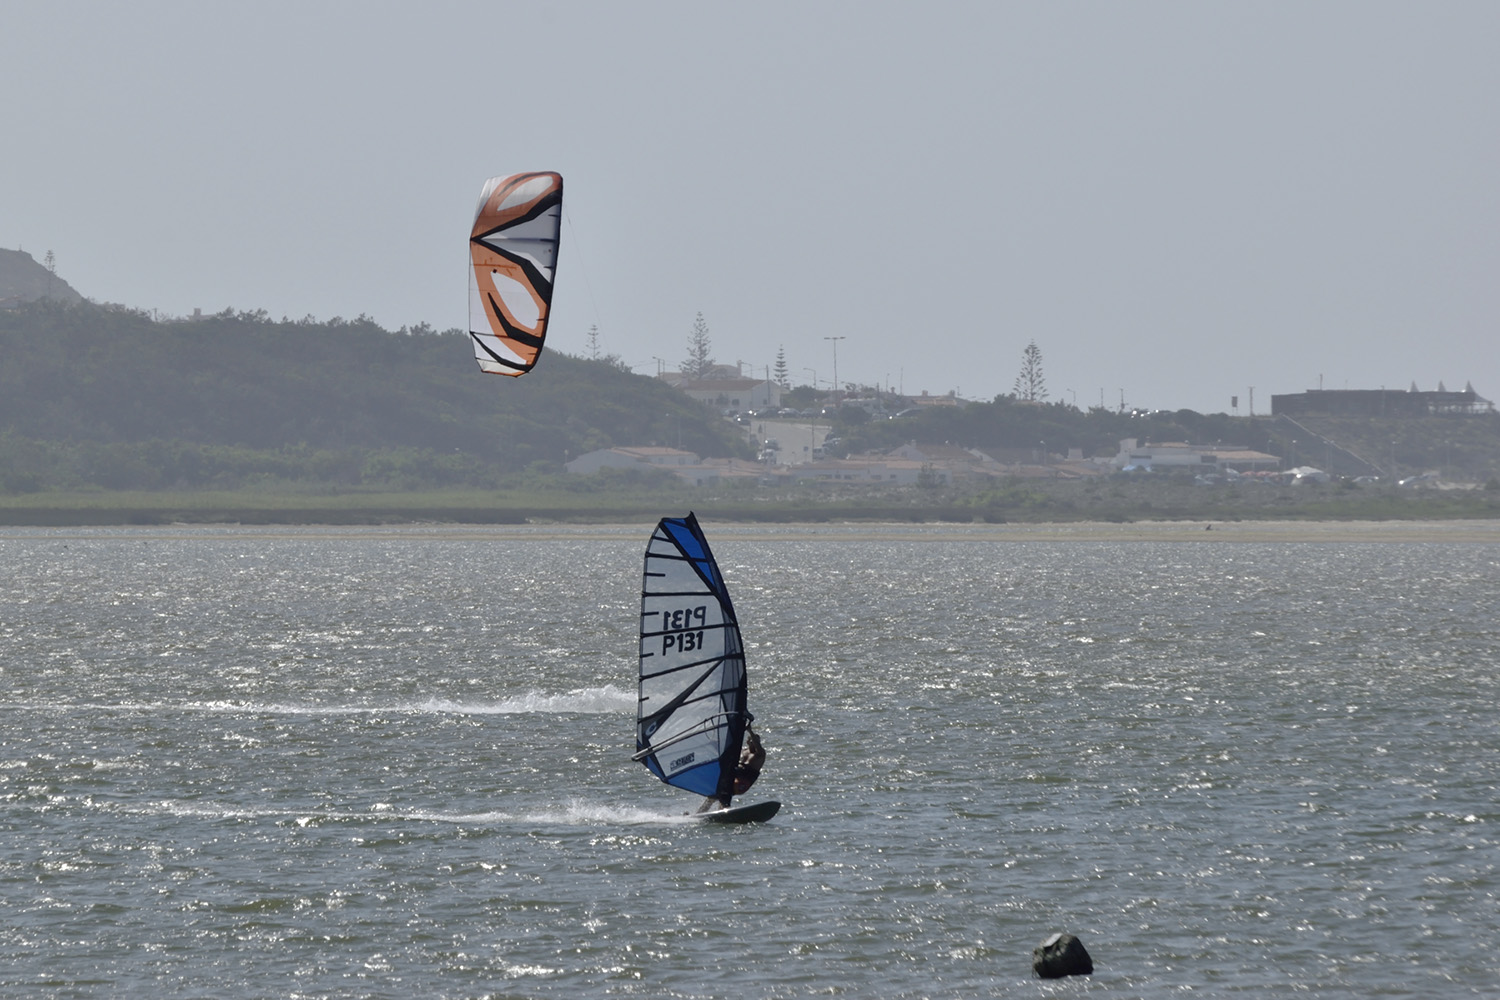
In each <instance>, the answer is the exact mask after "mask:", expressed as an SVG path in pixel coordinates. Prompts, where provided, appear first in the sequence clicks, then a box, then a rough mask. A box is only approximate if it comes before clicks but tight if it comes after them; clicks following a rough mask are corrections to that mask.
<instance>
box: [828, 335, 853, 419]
mask: <svg viewBox="0 0 1500 1000" xmlns="http://www.w3.org/2000/svg"><path fill="white" fill-rule="evenodd" d="M823 339H824V340H831V341H833V401H834V403H835V404H837V403H838V401H839V341H841V340H848V339H849V338H848V337H844V336H838V337H824V338H823Z"/></svg>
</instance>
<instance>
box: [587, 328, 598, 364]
mask: <svg viewBox="0 0 1500 1000" xmlns="http://www.w3.org/2000/svg"><path fill="white" fill-rule="evenodd" d="M589 360H590V361H598V360H599V324H598V323H594V324H593V325H591V326H590V327H589Z"/></svg>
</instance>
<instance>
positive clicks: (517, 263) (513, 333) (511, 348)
mask: <svg viewBox="0 0 1500 1000" xmlns="http://www.w3.org/2000/svg"><path fill="white" fill-rule="evenodd" d="M561 230H562V175H561V174H553V173H530V174H512V175H510V176H509V177H491V178H490V179H489V180H487V181H485V182H484V189H483V190H482V191H481V192H480V194H479V208H478V209H477V210H476V211H475V213H474V228H473V231H472V232H471V233H470V235H469V260H470V263H471V264H472V267H471V268H470V274H469V337H470V338H471V339H472V340H473V341H474V358H475V360H477V361H478V362H479V367H480V368H481V369H483V370H484V371H486V372H489V373H490V374H492V375H525V374H526V373H527V372H529V371H531V369H532V368H533V367H534V366H535V365H536V359H537V357H538V356H539V355H540V354H541V353H542V343H543V341H545V340H546V339H547V316H548V313H549V312H550V311H551V309H552V278H553V272H554V271H555V269H556V266H557V243H558V236H559V235H560V233H561Z"/></svg>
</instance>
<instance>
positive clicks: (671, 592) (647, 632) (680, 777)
mask: <svg viewBox="0 0 1500 1000" xmlns="http://www.w3.org/2000/svg"><path fill="white" fill-rule="evenodd" d="M639 678H640V689H639V699H638V711H637V716H636V750H637V752H636V754H635V755H634V759H636V760H639V761H641V762H642V763H643V764H645V765H646V767H647V768H648V769H649V770H650V771H651V773H652V774H654V775H656V777H657V778H659V779H660V780H662V781H664V782H666V783H667V784H669V785H674V786H676V787H678V788H683V789H686V790H688V791H691V792H696V793H697V794H699V795H704V796H719V797H724V798H726V799H727V797H728V795H729V794H730V792H731V790H732V788H733V780H734V767H735V764H736V763H737V762H738V760H739V755H740V746H741V743H742V742H743V740H744V735H745V726H746V723H747V722H748V720H749V714H748V712H747V710H746V683H745V653H744V645H743V643H742V641H741V639H740V631H739V624H738V621H737V619H736V617H735V613H734V604H733V602H731V601H730V599H729V592H728V590H727V589H726V588H725V587H724V582H723V577H722V576H721V575H720V573H719V569H718V565H717V564H716V563H715V562H714V559H713V554H712V553H711V552H710V551H709V548H708V542H707V540H705V539H704V537H703V532H702V530H701V529H700V528H699V527H698V521H697V518H695V517H694V516H693V515H692V514H689V515H688V516H687V517H685V518H663V519H662V520H661V522H660V523H659V524H657V526H656V530H655V531H654V532H653V533H652V535H651V540H650V542H649V543H648V544H647V546H646V557H645V564H644V566H643V567H642V573H641V630H640V672H639Z"/></svg>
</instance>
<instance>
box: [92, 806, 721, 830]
mask: <svg viewBox="0 0 1500 1000" xmlns="http://www.w3.org/2000/svg"><path fill="white" fill-rule="evenodd" d="M97 805H98V807H99V808H102V809H106V810H109V811H114V812H119V813H124V814H127V815H135V816H169V817H180V818H183V819H209V820H216V819H223V820H271V821H272V822H275V823H277V824H278V825H286V826H296V827H302V828H307V827H319V826H323V825H334V824H341V823H359V824H367V823H389V822H392V821H395V822H405V823H435V824H446V825H453V826H470V827H472V826H493V827H507V826H525V827H527V828H531V827H535V826H590V827H592V826H616V825H626V826H639V825H646V824H678V823H691V822H693V817H692V816H690V815H688V814H686V813H668V812H662V811H661V810H659V809H641V808H638V807H634V806H619V805H610V804H604V803H590V802H584V801H583V800H581V799H579V800H573V801H570V802H566V803H562V804H559V805H557V806H555V807H552V806H540V807H532V808H527V809H520V810H514V811H511V810H504V809H494V810H482V811H474V810H463V811H458V810H453V811H450V810H442V809H436V810H435V809H406V810H403V809H398V808H396V807H395V806H393V805H391V804H390V803H386V802H376V803H372V804H371V805H370V806H369V807H368V808H366V809H288V808H285V807H272V806H238V805H232V804H226V803H209V802H186V801H182V800H176V799H160V800H157V801H154V802H147V803H140V804H119V803H113V804H104V803H98V804H97Z"/></svg>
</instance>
